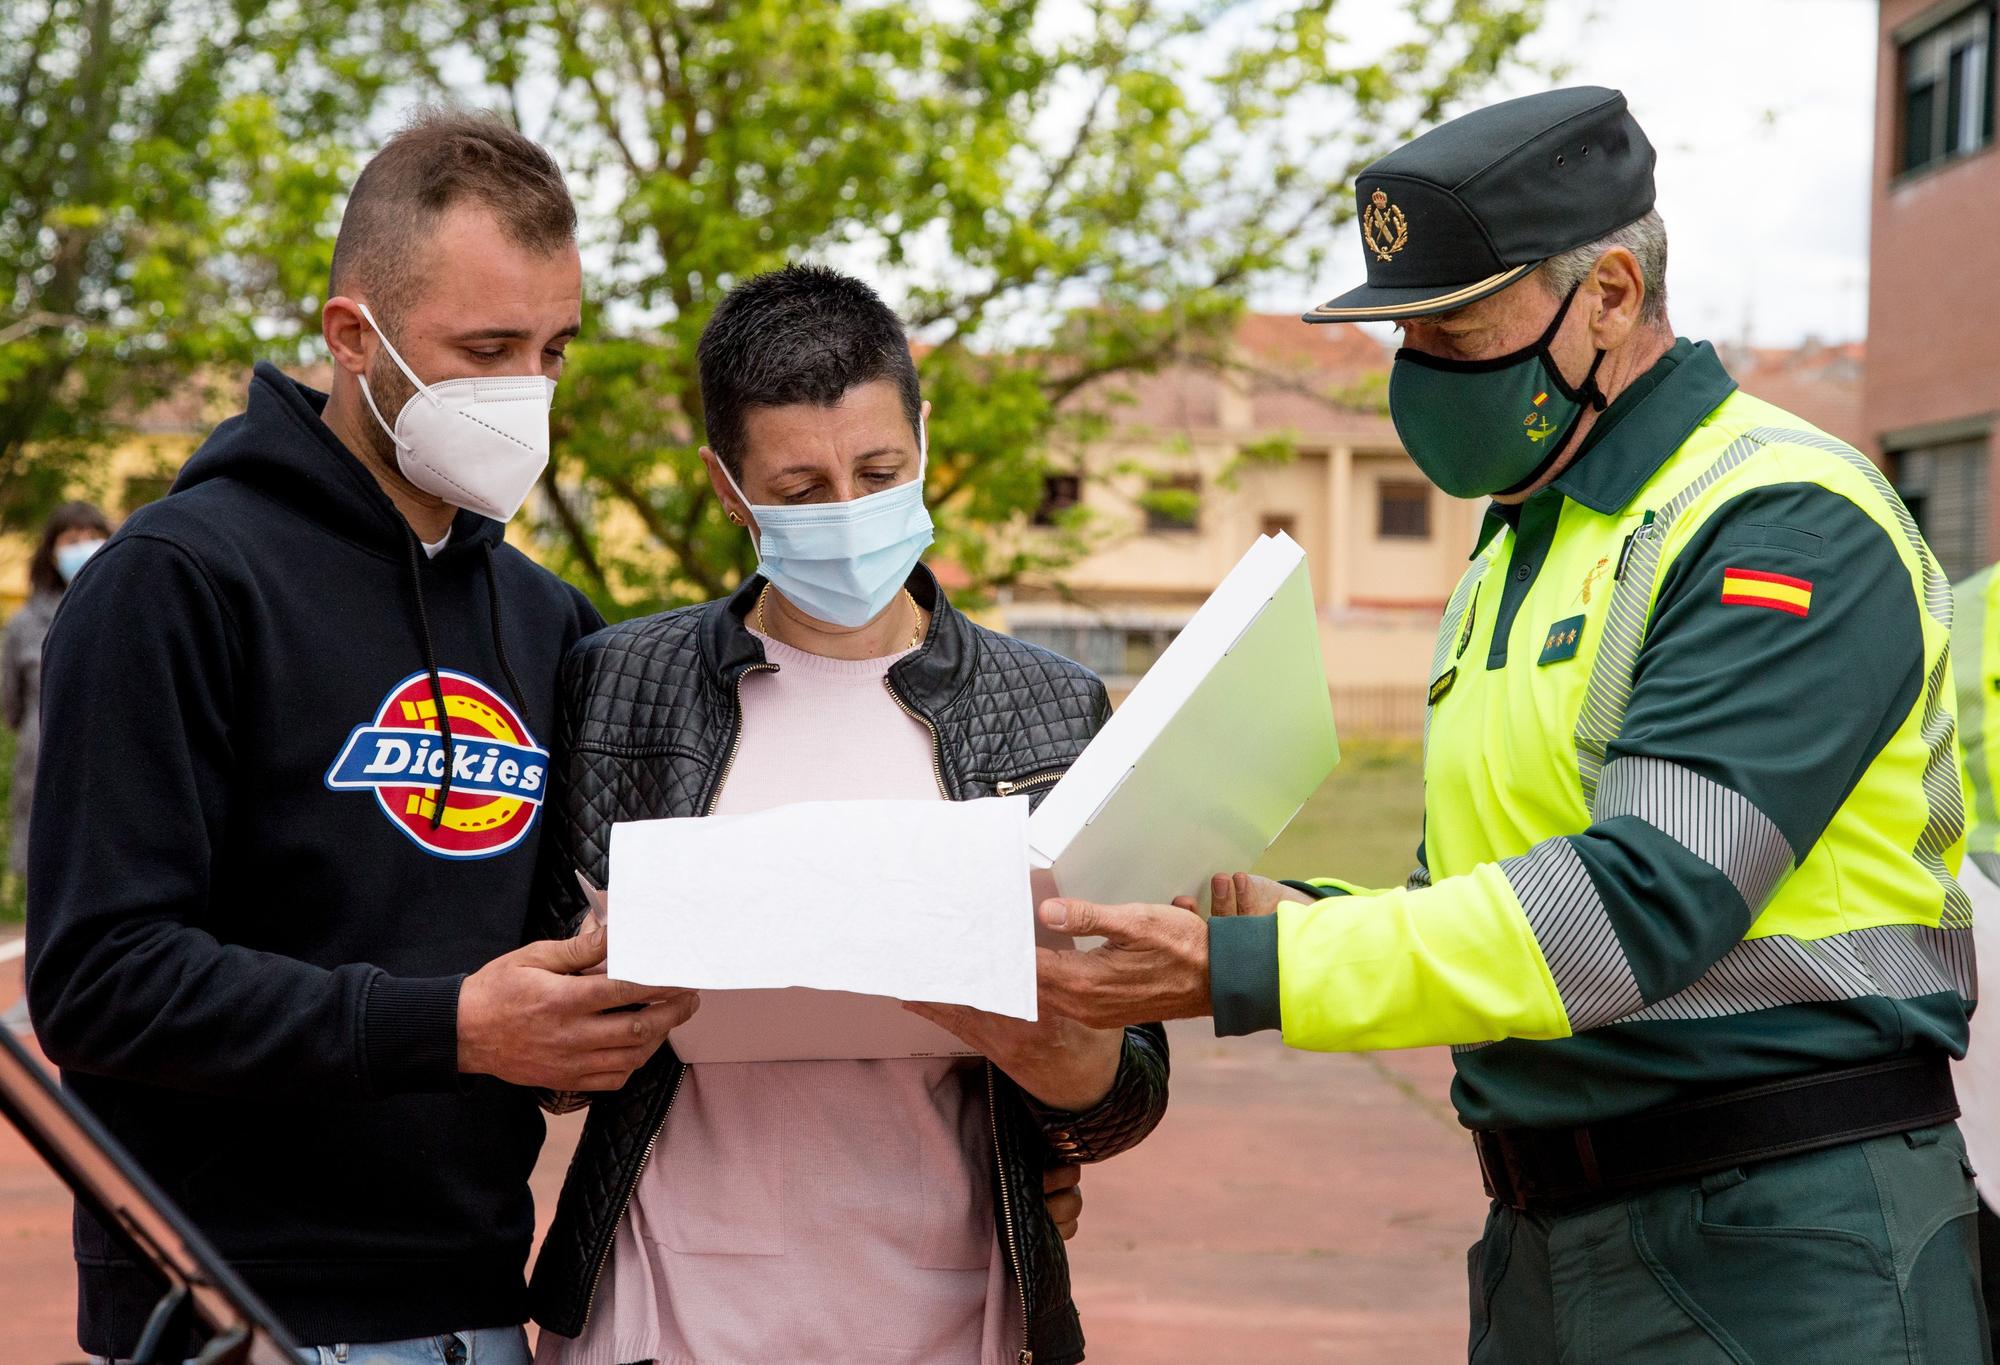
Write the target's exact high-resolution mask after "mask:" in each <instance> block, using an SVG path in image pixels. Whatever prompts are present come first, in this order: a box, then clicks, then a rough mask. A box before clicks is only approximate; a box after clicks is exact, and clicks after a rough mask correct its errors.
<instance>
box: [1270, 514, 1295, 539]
mask: <svg viewBox="0 0 2000 1365" xmlns="http://www.w3.org/2000/svg"><path fill="white" fill-rule="evenodd" d="M1263 534H1265V535H1267V536H1290V537H1291V538H1292V539H1293V540H1297V539H1298V538H1299V519H1298V518H1297V517H1293V516H1286V515H1284V514H1282V513H1277V512H1272V513H1267V514H1266V515H1265V517H1264V530H1263Z"/></svg>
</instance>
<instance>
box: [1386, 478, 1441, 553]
mask: <svg viewBox="0 0 2000 1365" xmlns="http://www.w3.org/2000/svg"><path fill="white" fill-rule="evenodd" d="M1375 534H1376V536H1377V537H1378V538H1379V539H1382V540H1429V539H1430V538H1431V486H1430V485H1429V484H1427V483H1418V482H1416V481H1415V480H1413V479H1384V480H1383V481H1382V482H1381V483H1379V484H1377V485H1376V486H1375Z"/></svg>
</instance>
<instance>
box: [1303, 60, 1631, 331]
mask: <svg viewBox="0 0 2000 1365" xmlns="http://www.w3.org/2000/svg"><path fill="white" fill-rule="evenodd" d="M1654 159H1655V158H1654V155H1653V144H1652V143H1650V142H1648V141H1647V140H1646V134H1645V133H1644V131H1642V130H1641V129H1640V127H1639V125H1638V123H1637V122H1635V121H1634V120H1633V118H1632V115H1631V113H1630V111H1628V110H1627V109H1626V107H1625V96H1624V95H1622V94H1620V93H1619V92H1618V91H1616V90H1607V89H1605V88H1604V87H1602V86H1596V85H1579V86H1572V87H1570V88H1568V89H1565V90H1550V91H1546V92H1544V93H1543V94H1539V95H1527V96H1524V97H1522V98H1521V99H1515V100H1507V101H1504V102H1503V103H1500V104H1495V105H1491V106H1489V107H1487V108H1485V109H1479V110H1476V111H1474V112H1473V113H1470V114H1466V115H1464V116H1462V117H1460V118H1455V119H1453V120H1452V121H1451V122H1449V123H1442V124H1439V125H1438V126H1437V127H1435V128H1433V129H1431V130H1430V131H1429V132H1428V133H1425V134H1424V135H1423V136H1422V137H1420V138H1417V139H1416V140H1415V141H1413V142H1408V143H1405V144H1404V145H1403V146H1401V147H1398V148H1397V149H1396V150H1395V151H1393V152H1391V153H1389V154H1388V155H1387V156H1385V157H1383V158H1382V159H1381V160H1379V161H1377V162H1375V163H1374V164H1373V165H1371V166H1369V167H1368V169H1366V170H1364V171H1363V172H1361V174H1360V175H1359V176H1357V177H1356V178H1355V194H1356V197H1357V198H1358V200H1359V214H1358V217H1359V220H1360V227H1361V244H1362V248H1363V252H1364V255H1365V257H1366V260H1367V262H1368V283H1366V284H1364V285H1361V286H1360V287H1358V288H1355V289H1350V290H1348V291H1347V292H1346V293H1345V294H1342V295H1340V296H1339V297H1337V298H1334V299H1330V300H1328V301H1327V302H1325V303H1323V304H1321V305H1320V306H1319V307H1317V308H1315V309H1313V310H1312V312H1310V313H1307V314H1306V315H1305V320H1306V321H1307V322H1368V321H1386V320H1389V319H1394V318H1418V317H1424V316H1427V315H1429V314H1431V313H1443V312H1448V311H1449V310H1451V309H1453V308H1463V307H1464V306H1465V305H1466V304H1468V303H1473V302H1475V301H1477V300H1479V299H1483V298H1485V297H1486V296H1487V295H1488V294H1491V293H1494V292H1496V291H1498V290H1501V289H1505V288H1506V287H1507V286H1508V285H1510V284H1512V283H1513V282H1514V281H1515V280H1518V279H1520V278H1521V277H1522V276H1523V275H1525V274H1527V273H1528V272H1529V271H1530V270H1533V269H1534V268H1535V267H1536V266H1537V265H1540V264H1541V263H1542V262H1543V261H1546V260H1547V259H1548V258H1549V257H1551V256H1555V255H1558V254H1560V253H1562V252H1564V251H1568V250H1569V249H1570V248H1571V247H1577V246H1582V245H1583V244H1585V243H1586V242H1594V241H1596V240H1597V239H1599V238H1600V237H1603V236H1604V235H1605V234H1607V233H1609V232H1612V231H1614V230H1616V229H1618V228H1621V227H1623V226H1625V225H1626V224H1627V223H1630V222H1632V221H1634V220H1635V219H1638V218H1641V217H1644V216H1645V214H1646V212H1647V210H1649V209H1651V208H1652V207H1653V162H1654Z"/></svg>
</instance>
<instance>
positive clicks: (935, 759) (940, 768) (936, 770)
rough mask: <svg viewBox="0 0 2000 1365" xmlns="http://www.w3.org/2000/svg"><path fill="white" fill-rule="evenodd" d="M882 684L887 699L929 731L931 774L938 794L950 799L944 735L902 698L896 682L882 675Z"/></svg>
mask: <svg viewBox="0 0 2000 1365" xmlns="http://www.w3.org/2000/svg"><path fill="white" fill-rule="evenodd" d="M882 686H884V687H886V688H887V689H889V700H891V701H893V702H895V703H896V705H897V706H898V707H900V708H901V709H902V712H903V714H904V715H906V716H908V717H909V718H910V719H911V720H914V721H917V722H919V723H920V724H922V726H923V727H924V728H925V729H926V730H928V731H930V732H931V776H932V777H934V778H936V779H937V789H938V795H939V796H942V797H943V798H944V799H945V800H947V801H949V800H951V789H950V788H948V787H946V786H945V784H944V737H943V736H942V735H940V734H938V728H937V726H935V725H933V724H932V723H931V718H930V717H929V716H927V715H925V714H924V713H923V712H921V711H919V710H918V709H917V708H916V707H914V706H912V705H910V704H909V703H908V702H906V701H904V700H903V694H902V693H900V692H898V691H897V690H896V684H894V683H893V682H890V681H889V679H888V677H887V676H884V677H883V679H882Z"/></svg>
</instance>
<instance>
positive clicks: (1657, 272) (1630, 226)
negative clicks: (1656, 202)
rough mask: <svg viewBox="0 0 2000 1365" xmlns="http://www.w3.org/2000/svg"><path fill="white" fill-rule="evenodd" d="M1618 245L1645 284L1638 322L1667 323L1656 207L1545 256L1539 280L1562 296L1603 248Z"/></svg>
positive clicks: (1662, 230) (1662, 239) (1663, 232)
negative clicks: (1601, 234)
mask: <svg viewBox="0 0 2000 1365" xmlns="http://www.w3.org/2000/svg"><path fill="white" fill-rule="evenodd" d="M1621 246H1622V247H1624V248H1625V249H1626V250H1627V251H1629V252H1631V253H1632V255H1633V256H1634V257H1636V258H1637V259H1638V262H1639V275H1640V278H1641V279H1643V280H1644V281H1645V285H1646V297H1645V300H1644V301H1643V302H1642V303H1641V304H1640V305H1639V325H1640V326H1641V327H1657V328H1662V329H1664V328H1665V327H1666V325H1667V225H1666V224H1665V223H1663V222H1661V221H1660V211H1659V210H1658V209H1648V210H1647V211H1646V216H1645V217H1644V218H1640V219H1637V220H1635V221H1633V222H1630V223H1627V224H1626V225H1625V226H1624V227H1622V228H1619V229H1618V230H1617V231H1616V232H1613V233H1611V234H1610V235H1608V236H1604V237H1600V238H1598V239H1597V240H1596V241H1594V242H1586V243H1585V244H1584V245H1582V246H1578V247H1571V248H1570V249H1569V250H1568V251H1565V252H1563V253H1562V254H1561V255H1559V256H1551V257H1549V258H1548V259H1547V260H1546V261H1543V262H1542V265H1541V274H1542V283H1544V284H1546V285H1547V286H1548V288H1549V292H1550V293H1552V294H1554V295H1555V296H1556V297H1557V298H1562V297H1564V296H1565V295H1567V294H1568V293H1569V291H1570V290H1572V289H1574V288H1576V286H1577V282H1578V281H1579V280H1581V279H1583V277H1584V276H1586V275H1588V274H1589V273H1590V272H1591V270H1592V268H1594V267H1595V266H1596V265H1597V262H1598V261H1599V260H1600V259H1601V258H1602V257H1603V256H1604V253H1605V252H1607V251H1610V250H1612V249H1614V248H1616V247H1621Z"/></svg>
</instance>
